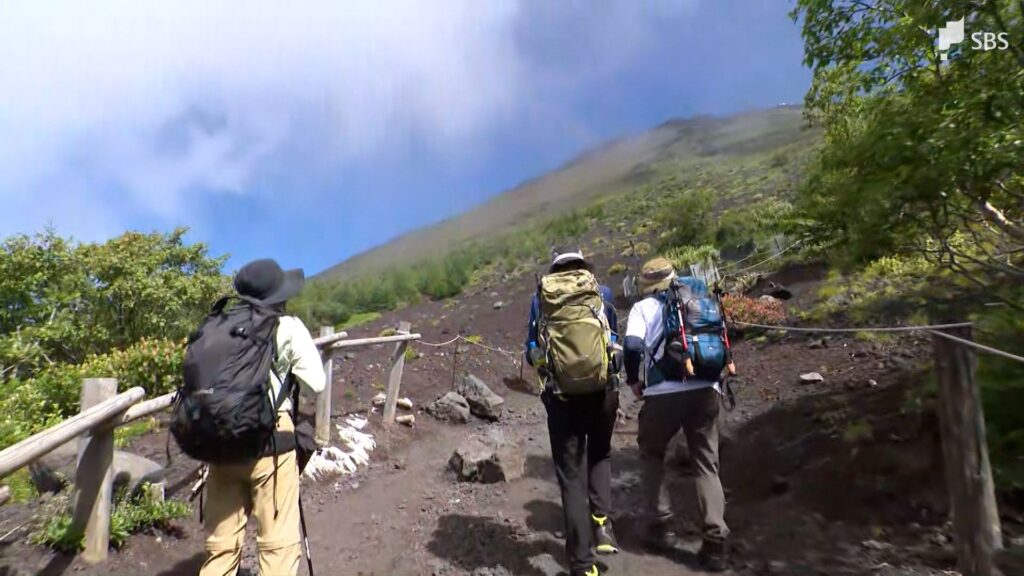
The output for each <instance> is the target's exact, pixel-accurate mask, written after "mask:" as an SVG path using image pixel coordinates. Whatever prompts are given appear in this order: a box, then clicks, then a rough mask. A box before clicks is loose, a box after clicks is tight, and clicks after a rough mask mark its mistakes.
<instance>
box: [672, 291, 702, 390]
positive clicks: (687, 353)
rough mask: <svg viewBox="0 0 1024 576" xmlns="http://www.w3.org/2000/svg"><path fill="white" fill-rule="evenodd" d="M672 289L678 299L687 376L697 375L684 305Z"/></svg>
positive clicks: (677, 306)
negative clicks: (691, 355)
mask: <svg viewBox="0 0 1024 576" xmlns="http://www.w3.org/2000/svg"><path fill="white" fill-rule="evenodd" d="M670 289H671V290H672V298H674V299H675V301H676V317H677V318H678V319H679V339H680V340H682V342H683V353H684V356H683V357H684V360H683V363H684V365H685V366H686V375H687V376H696V375H697V371H696V370H694V369H693V360H692V359H691V358H690V343H689V342H687V341H686V325H685V324H684V322H683V306H682V303H681V302H679V295H678V294H677V293H676V291H675V288H674V287H672V288H670Z"/></svg>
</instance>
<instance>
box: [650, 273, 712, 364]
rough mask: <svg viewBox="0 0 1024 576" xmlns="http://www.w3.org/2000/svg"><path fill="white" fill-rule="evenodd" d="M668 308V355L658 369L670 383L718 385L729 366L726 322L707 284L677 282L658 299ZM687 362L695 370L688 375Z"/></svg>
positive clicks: (684, 279) (693, 280)
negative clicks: (690, 381)
mask: <svg viewBox="0 0 1024 576" xmlns="http://www.w3.org/2000/svg"><path fill="white" fill-rule="evenodd" d="M658 299H659V300H661V301H662V303H663V304H664V306H665V309H664V313H663V314H662V318H663V321H664V338H665V351H664V353H663V354H662V358H661V360H660V361H659V363H658V369H659V370H660V371H661V373H662V375H663V376H664V377H665V378H666V379H669V380H677V381H682V380H685V379H687V378H699V379H701V380H711V381H718V380H719V379H720V378H721V376H722V370H724V369H725V367H726V365H727V364H728V362H729V360H728V350H727V343H726V341H725V322H724V319H723V317H722V309H721V308H720V307H719V305H718V301H717V300H716V299H715V298H714V297H713V296H711V294H710V293H709V292H708V287H707V284H706V283H705V282H704V281H703V280H701V279H699V278H695V277H693V276H684V277H680V278H676V279H675V281H673V283H672V288H671V289H669V290H666V291H664V292H662V293H661V294H659V295H658ZM687 359H689V361H690V362H689V364H690V365H691V366H692V367H693V373H692V374H690V373H688V370H687V364H688V363H687Z"/></svg>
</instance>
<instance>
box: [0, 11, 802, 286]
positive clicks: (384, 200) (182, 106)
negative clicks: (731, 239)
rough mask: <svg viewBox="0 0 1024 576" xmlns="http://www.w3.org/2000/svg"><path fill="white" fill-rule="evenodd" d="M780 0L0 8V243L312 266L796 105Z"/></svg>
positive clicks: (793, 46)
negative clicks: (121, 237) (548, 182)
mask: <svg viewBox="0 0 1024 576" xmlns="http://www.w3.org/2000/svg"><path fill="white" fill-rule="evenodd" d="M791 5H792V2H789V1H785V0H677V1H670V0H653V1H649V2H634V1H627V0H607V1H601V2H589V1H583V0H569V1H565V2H545V1H542V0H531V1H521V2H517V1H513V0H507V1H506V0H495V1H489V2H477V1H473V0H466V1H455V0H452V1H437V2H414V1H397V0H395V1H388V2H366V3H360V2H347V3H346V2H334V1H327V0H324V1H307V2H301V3H279V2H263V1H259V0H250V1H247V2H218V1H215V0H207V1H204V2H186V1H176V2H163V1H153V2H145V3H139V2H127V1H105V0H99V1H96V2H90V3H73V2H51V1H47V0H37V1H34V2H16V1H14V0H0V54H2V55H3V62H4V65H3V66H0V201H2V202H3V204H4V205H5V206H6V210H4V211H3V212H0V235H4V236H6V235H8V234H13V233H18V232H34V231H37V230H40V229H41V228H42V227H43V226H45V225H47V224H48V223H49V224H52V225H54V226H55V227H56V228H57V230H58V232H60V233H63V234H66V235H72V236H74V237H75V238H77V239H80V240H87V241H92V240H103V239H105V238H109V237H111V236H115V235H117V234H119V233H121V232H123V231H124V230H126V229H134V230H141V231H153V230H169V229H171V228H173V227H175V226H178V225H183V226H188V227H189V228H190V229H191V232H190V235H189V237H190V239H191V240H194V241H202V242H206V243H208V244H209V245H210V247H211V250H212V251H213V252H214V253H215V254H225V253H227V254H230V255H231V259H230V260H229V269H233V268H235V267H237V266H238V265H240V264H242V263H244V262H245V261H247V260H249V259H252V258H257V257H264V256H270V257H274V258H276V259H278V260H279V261H280V262H281V263H282V264H283V265H285V266H298V267H303V268H305V269H306V271H307V274H313V273H316V272H318V271H320V270H322V269H324V268H326V267H328V266H330V265H332V264H335V263H337V262H338V261H341V260H343V259H344V258H346V257H348V256H350V255H353V254H355V253H357V252H360V251H362V250H365V249H368V248H370V247H372V246H375V245H377V244H380V243H383V242H385V241H387V240H388V239H389V238H392V237H394V236H395V235H398V234H401V233H402V232H405V231H408V230H410V229H413V228H416V227H419V226H422V225H426V224H429V223H432V222H435V221H437V220H440V219H443V218H445V217H448V216H451V215H454V214H457V213H460V212H462V211H464V210H466V209H468V208H470V207H472V206H474V205H476V204H478V203H480V202H482V201H484V200H486V199H487V198H488V197H489V196H491V195H493V194H496V193H499V192H501V191H503V190H506V189H508V188H510V187H512V186H515V185H516V184H517V183H519V182H521V181H523V180H526V179H528V178H531V177H533V176H536V175H539V174H541V173H544V172H546V171H548V170H550V169H552V168H555V167H557V166H559V165H561V164H564V163H565V162H566V161H568V160H570V159H571V158H572V157H574V156H575V155H577V154H578V153H580V152H581V151H583V150H585V149H586V148H588V147H591V146H594V145H599V144H601V143H602V142H603V141H605V140H607V139H609V138H614V137H616V136H621V135H623V134H628V133H631V132H636V131H640V130H644V129H646V128H649V127H652V126H655V125H657V124H660V123H661V122H663V121H665V120H667V119H670V118H675V117H687V116H692V115H694V114H729V113H733V112H738V111H744V110H749V109H753V108H762V107H769V106H774V105H776V104H778V103H780V102H799V101H800V100H801V99H802V96H803V93H804V92H805V90H806V88H807V86H808V84H809V81H810V74H809V72H808V71H807V70H806V69H805V68H804V67H803V66H802V64H801V59H802V45H801V42H800V37H799V30H798V28H797V27H796V25H794V24H793V23H792V22H791V21H790V20H789V18H788V16H787V12H788V10H789V9H790V8H791Z"/></svg>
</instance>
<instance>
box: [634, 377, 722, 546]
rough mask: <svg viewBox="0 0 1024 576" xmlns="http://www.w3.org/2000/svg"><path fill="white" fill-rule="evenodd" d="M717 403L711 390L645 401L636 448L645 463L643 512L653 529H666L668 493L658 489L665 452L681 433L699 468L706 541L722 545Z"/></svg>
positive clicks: (688, 392) (692, 458)
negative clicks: (673, 439) (650, 521)
mask: <svg viewBox="0 0 1024 576" xmlns="http://www.w3.org/2000/svg"><path fill="white" fill-rule="evenodd" d="M719 402H720V397H719V394H718V392H717V391H716V390H715V389H714V388H702V389H699V390H691V391H687V392H674V393H671V394H660V395H656V396H648V397H645V398H644V405H643V407H642V408H641V409H640V417H639V422H638V424H639V428H640V430H639V435H638V436H637V444H639V447H640V454H641V457H642V458H643V470H644V474H643V476H644V478H643V486H644V507H645V512H646V514H647V516H648V518H649V519H651V520H653V521H654V524H653V527H654V528H657V529H664V527H665V526H666V525H667V524H668V521H669V520H670V519H671V517H672V511H671V508H670V506H669V502H668V498H667V494H666V493H665V491H664V490H663V489H662V481H663V480H664V478H665V450H666V449H667V448H668V444H669V442H670V441H671V440H672V437H673V436H675V435H676V434H677V433H678V432H679V431H680V429H681V430H682V431H683V434H684V435H685V436H686V443H687V445H688V447H689V449H690V458H691V460H692V461H693V464H694V466H695V467H696V469H697V502H698V505H699V506H700V515H701V519H702V520H703V524H704V526H703V532H704V540H705V541H708V542H712V543H721V542H724V541H725V539H726V537H728V535H729V528H728V526H726V524H725V494H724V491H723V490H722V481H721V480H720V479H719V478H718V412H719V406H720V404H719Z"/></svg>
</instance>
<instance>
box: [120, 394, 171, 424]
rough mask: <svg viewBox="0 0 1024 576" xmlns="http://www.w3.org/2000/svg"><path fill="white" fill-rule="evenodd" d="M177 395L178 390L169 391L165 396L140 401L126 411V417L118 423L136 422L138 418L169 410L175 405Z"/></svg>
mask: <svg viewBox="0 0 1024 576" xmlns="http://www.w3.org/2000/svg"><path fill="white" fill-rule="evenodd" d="M175 395H177V392H168V393H167V394H164V395H163V396H157V397H156V398H152V399H150V400H146V401H145V402H139V403H138V404H136V405H135V406H132V407H131V408H129V409H128V410H127V411H126V412H125V413H124V418H122V419H121V422H120V423H119V424H118V425H119V426H120V425H121V424H127V423H129V422H134V421H136V420H139V419H142V418H146V417H148V416H152V415H153V414H156V413H157V412H162V411H164V410H167V409H168V408H170V407H171V406H173V405H174V397H175Z"/></svg>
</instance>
